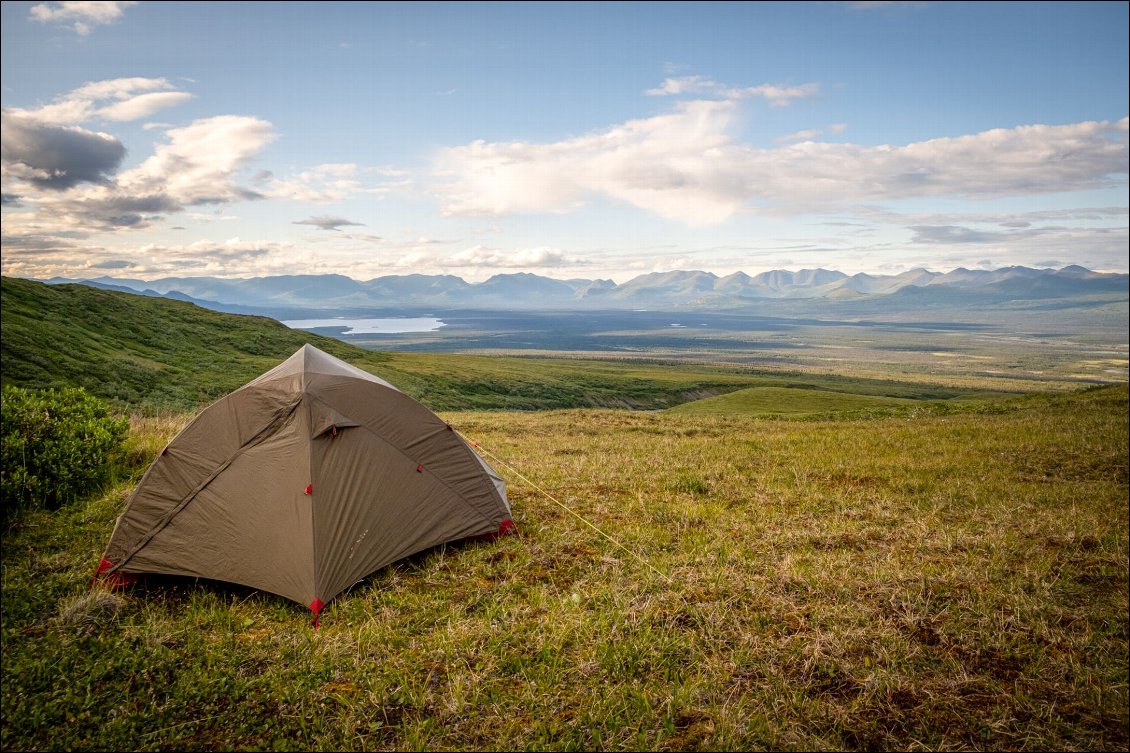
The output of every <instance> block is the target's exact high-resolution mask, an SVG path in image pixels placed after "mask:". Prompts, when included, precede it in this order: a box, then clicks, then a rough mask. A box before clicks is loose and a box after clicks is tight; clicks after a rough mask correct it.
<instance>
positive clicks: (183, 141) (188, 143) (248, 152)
mask: <svg viewBox="0 0 1130 753" xmlns="http://www.w3.org/2000/svg"><path fill="white" fill-rule="evenodd" d="M166 135H167V136H168V138H169V142H168V143H167V144H160V145H158V146H157V147H156V149H155V150H154V153H153V156H152V157H149V158H148V159H146V160H145V161H144V162H142V163H141V164H140V165H138V166H137V167H135V168H133V169H132V170H129V171H127V172H125V173H123V174H122V175H121V176H120V178H119V180H118V186H119V187H120V188H121V190H122V191H124V192H126V193H129V194H134V195H136V194H152V193H163V194H165V195H167V196H168V197H170V198H171V199H172V200H174V201H176V202H179V203H180V204H182V205H185V206H191V205H194V204H207V203H216V202H222V201H233V200H240V199H249V198H256V197H257V196H258V194H256V193H254V192H252V191H250V190H248V189H245V188H242V187H240V186H239V185H237V184H236V182H235V177H236V174H237V173H238V172H239V171H240V170H242V169H243V168H245V167H247V166H248V165H250V164H251V162H252V160H253V159H254V158H255V157H256V156H257V155H258V154H259V152H260V151H262V149H263V148H264V147H266V146H267V144H269V143H270V142H271V141H273V140H274V138H275V132H274V129H273V128H272V127H271V124H270V123H268V122H267V121H265V120H261V119H259V118H253V117H249V116H244V115H220V116H217V117H214V118H205V119H203V120H196V121H193V122H192V123H191V124H189V125H187V126H184V127H182V128H173V129H170V130H169V131H167V132H166Z"/></svg>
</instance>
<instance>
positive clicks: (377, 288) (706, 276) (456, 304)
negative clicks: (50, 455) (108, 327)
mask: <svg viewBox="0 0 1130 753" xmlns="http://www.w3.org/2000/svg"><path fill="white" fill-rule="evenodd" d="M44 282H47V283H50V284H59V283H72V282H77V283H81V284H84V285H88V286H91V287H97V288H102V289H106V290H118V291H131V292H134V293H139V294H142V295H150V296H154V295H159V296H164V297H167V298H175V299H178V300H184V301H189V302H192V303H196V304H198V305H201V306H204V307H206V308H211V309H214V310H218V311H227V312H235V313H266V314H269V315H271V316H281V314H280V312H297V311H330V310H332V311H338V312H340V311H361V310H373V309H403V308H420V307H436V308H445V307H446V308H481V309H487V308H491V309H500V308H501V309H507V308H522V309H596V308H613V309H614V308H652V309H664V308H677V309H696V308H697V309H735V308H741V307H742V306H748V305H752V304H754V303H757V302H762V303H765V302H770V301H773V300H782V301H784V300H813V301H814V302H815V301H819V300H822V299H826V300H828V301H845V300H857V299H858V300H870V299H882V298H884V297H888V296H892V295H894V294H898V293H905V295H904V296H902V297H899V298H892V299H891V303H892V304H895V303H897V302H899V301H902V302H903V303H905V302H906V301H907V300H909V299H908V298H907V297H906V296H911V297H914V298H915V299H916V300H927V299H928V300H931V301H936V302H939V303H940V302H945V301H952V302H954V303H960V302H961V301H964V300H966V298H967V294H969V293H972V294H973V295H974V298H976V299H977V300H985V301H988V300H1010V299H1015V298H1024V299H1028V298H1033V299H1043V298H1057V297H1064V296H1082V295H1088V294H1098V293H1104V294H1109V293H1118V292H1120V291H1121V292H1123V293H1124V292H1126V290H1127V275H1125V274H1110V273H1101V272H1093V271H1091V270H1089V269H1085V268H1084V267H1080V266H1075V265H1072V266H1069V267H1064V268H1063V269H1059V270H1055V269H1032V268H1030V267H1019V266H1015V267H1004V268H1001V269H994V270H983V269H964V268H959V269H955V270H952V271H950V272H946V273H941V272H931V271H929V270H927V269H912V270H909V271H907V272H903V273H901V274H898V275H871V274H866V273H859V274H855V275H850V276H849V275H847V274H845V273H843V272H839V271H835V270H829V269H820V268H818V269H802V270H800V271H797V272H793V271H790V270H785V269H775V270H771V271H768V272H762V273H760V274H758V275H755V276H752V277H751V276H750V275H747V274H745V273H744V272H735V273H733V274H730V275H727V276H725V277H719V276H717V275H715V274H713V273H711V272H702V271H694V270H689V271H688V270H676V271H672V272H652V273H649V274H643V275H640V276H638V277H635V278H633V279H631V280H629V281H628V282H625V283H623V284H620V285H617V284H616V283H614V282H613V281H611V280H588V279H568V280H556V279H553V278H549V277H542V276H540V275H535V274H530V273H527V272H521V273H516V274H497V275H494V276H493V277H491V278H490V279H488V280H486V281H484V282H478V283H469V282H467V281H465V280H463V279H462V278H459V277H455V276H454V275H421V274H412V275H390V276H386V277H377V278H374V279H372V280H367V281H358V280H354V279H352V278H350V277H345V276H343V275H328V274H327V275H280V276H275V277H253V278H248V279H235V278H218V277H167V278H162V279H159V280H152V281H145V280H134V279H129V278H113V277H96V278H92V279H89V280H69V279H63V278H58V277H56V278H52V279H50V280H44ZM927 289H929V290H930V291H931V293H930V294H929V295H928V296H926V297H923V295H924V294H923V293H921V291H922V290H927Z"/></svg>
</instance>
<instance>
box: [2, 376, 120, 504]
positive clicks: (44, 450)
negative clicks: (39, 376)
mask: <svg viewBox="0 0 1130 753" xmlns="http://www.w3.org/2000/svg"><path fill="white" fill-rule="evenodd" d="M0 403H2V414H3V416H2V426H3V429H2V442H0V455H2V470H0V486H2V490H3V506H2V510H0V514H2V516H3V518H4V520H8V519H10V518H11V517H12V516H13V515H15V514H16V513H18V512H19V511H20V510H24V509H27V508H29V507H45V508H47V509H55V508H57V507H59V505H61V504H64V503H67V502H70V501H72V500H74V499H77V498H79V497H82V496H85V495H88V494H92V493H94V492H96V491H98V490H99V489H100V488H101V486H102V485H103V484H104V483H105V482H106V481H107V480H108V478H109V476H110V469H111V466H112V463H113V461H114V458H115V456H116V454H117V453H118V452H119V450H120V448H121V445H122V442H123V441H124V440H125V438H126V434H127V432H128V431H129V421H128V420H127V419H125V418H121V417H117V416H114V415H113V414H112V413H111V412H110V407H109V405H107V404H106V403H105V402H103V401H102V400H100V399H98V398H96V397H94V396H93V395H91V394H89V393H88V392H86V391H85V390H82V389H76V388H66V389H62V390H25V389H22V388H19V387H14V386H11V385H6V386H5V387H4V388H3V393H2V400H0Z"/></svg>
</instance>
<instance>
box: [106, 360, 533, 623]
mask: <svg viewBox="0 0 1130 753" xmlns="http://www.w3.org/2000/svg"><path fill="white" fill-rule="evenodd" d="M512 527H513V523H512V522H511V520H510V507H509V504H508V503H507V501H506V489H505V485H504V483H503V481H502V479H500V478H499V477H498V476H497V475H496V474H495V473H494V471H492V470H491V469H490V467H489V466H487V464H486V463H484V462H483V461H482V460H481V459H480V458H479V456H478V455H477V454H476V453H475V452H474V450H472V449H471V448H470V447H469V446H468V445H467V443H466V442H465V441H464V440H463V439H462V438H461V437H460V436H459V435H458V434H456V433H455V432H454V431H453V430H452V429H451V427H450V426H449V425H447V424H446V423H444V422H443V421H442V420H441V419H440V418H439V417H438V416H436V415H435V414H434V413H432V412H431V411H429V410H428V409H427V408H425V407H424V406H422V405H420V404H419V403H417V402H416V401H415V400H413V399H412V398H410V397H408V396H407V395H405V394H404V393H403V392H401V391H400V390H398V389H397V388H396V387H393V386H392V385H391V384H389V383H388V382H386V381H384V380H382V379H378V378H377V377H375V376H373V375H371V374H368V373H366V372H364V371H362V370H360V369H358V368H356V367H354V366H351V365H349V364H347V363H345V362H344V361H341V360H339V359H337V358H334V357H333V356H330V355H328V354H326V353H323V352H322V351H320V350H318V349H317V348H314V347H312V346H310V345H305V346H303V347H302V349H301V350H299V351H298V352H297V353H295V354H294V355H293V356H291V357H290V358H288V359H287V360H286V361H284V362H283V363H281V364H280V365H278V366H276V367H275V368H273V369H271V370H270V371H268V372H267V373H266V374H263V375H262V376H261V377H259V378H258V379H256V380H254V381H252V382H250V383H248V384H247V385H245V386H243V387H241V388H240V389H238V390H236V391H235V392H233V393H231V394H230V395H228V396H227V397H224V398H222V399H220V400H218V401H217V402H215V403H213V404H212V405H210V406H209V407H208V408H206V409H205V410H204V411H203V412H201V413H200V415H198V416H197V417H196V418H195V419H194V420H193V421H192V422H191V423H190V424H189V425H188V426H187V427H185V428H184V430H183V431H181V433H180V434H178V435H177V436H176V437H175V438H174V439H173V440H172V442H170V443H169V445H168V447H166V448H165V449H164V450H163V451H162V452H161V455H160V456H159V457H158V458H157V460H155V461H154V462H153V465H152V466H150V468H149V470H148V471H147V472H146V474H145V477H144V478H143V479H142V480H141V483H140V484H139V485H138V487H137V490H136V491H135V492H134V494H133V497H132V498H131V499H130V501H129V503H128V504H127V505H126V508H125V510H124V511H123V512H122V514H121V516H120V517H119V518H118V522H117V525H116V526H115V527H114V533H113V535H112V536H111V537H110V543H109V546H107V548H106V554H105V556H104V557H103V559H102V563H101V565H100V566H99V573H100V574H101V575H102V576H103V577H104V578H108V579H110V580H114V579H117V580H119V581H121V580H122V579H125V578H128V577H130V575H131V574H138V573H161V574H169V575H189V576H196V577H200V578H210V579H215V580H222V581H228V582H231V583H240V584H243V585H247V586H252V587H254V588H259V589H262V590H264V591H269V592H271V593H276V594H279V595H281V596H285V597H286V598H288V599H293V600H294V601H297V602H299V603H300V604H305V605H309V607H310V609H312V610H313V611H314V615H315V618H316V617H317V614H318V612H320V611H321V609H322V607H323V606H324V605H325V604H326V603H327V602H328V601H329V600H330V599H332V598H333V597H334V596H336V595H337V594H339V593H341V592H342V591H343V590H345V589H346V588H348V587H349V586H350V585H352V584H354V583H356V582H357V581H358V580H360V579H362V578H364V577H365V576H366V575H369V574H370V573H372V572H374V571H375V570H378V569H379V568H381V567H383V566H385V565H387V564H389V563H391V562H395V561H396V560H398V559H401V558H403V557H406V556H408V555H410V554H414V553H416V552H420V551H422V550H425V549H428V548H430V547H433V546H436V545H438V544H443V543H446V542H450V541H455V540H457V539H463V538H467V537H471V536H480V535H484V534H487V535H490V534H498V533H506V532H507V531H509V530H511V529H512Z"/></svg>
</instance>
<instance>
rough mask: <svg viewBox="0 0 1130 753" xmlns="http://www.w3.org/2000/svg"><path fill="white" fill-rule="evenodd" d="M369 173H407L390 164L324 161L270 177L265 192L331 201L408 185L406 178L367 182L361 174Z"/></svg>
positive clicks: (288, 197)
mask: <svg viewBox="0 0 1130 753" xmlns="http://www.w3.org/2000/svg"><path fill="white" fill-rule="evenodd" d="M370 173H371V174H375V175H380V176H383V177H404V176H406V175H407V174H408V173H407V171H405V170H402V169H400V168H396V167H393V166H391V165H385V166H382V167H377V168H369V169H364V170H363V169H362V168H360V167H359V166H357V165H355V164H353V163H327V164H323V165H316V166H314V167H312V168H310V169H309V170H304V171H302V172H300V173H296V174H294V175H290V176H287V177H285V178H279V179H275V180H271V181H270V182H269V183H268V184H267V188H266V191H265V192H266V195H267V196H269V197H271V198H273V199H287V200H291V201H306V202H311V203H313V204H333V203H336V202H340V201H345V200H346V199H348V198H349V197H350V196H353V195H355V194H359V193H369V194H376V195H381V194H386V193H390V192H392V191H400V190H405V189H407V188H408V187H409V185H410V183H409V182H408V181H406V180H399V181H388V182H384V183H380V184H377V185H367V184H366V183H365V182H364V181H363V180H362V178H363V177H364V176H365V175H366V174H370Z"/></svg>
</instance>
